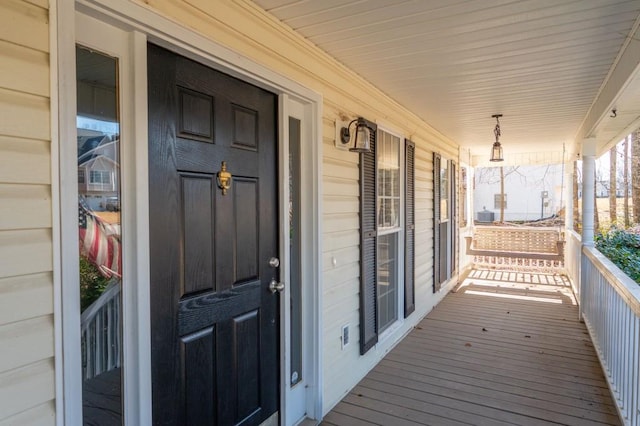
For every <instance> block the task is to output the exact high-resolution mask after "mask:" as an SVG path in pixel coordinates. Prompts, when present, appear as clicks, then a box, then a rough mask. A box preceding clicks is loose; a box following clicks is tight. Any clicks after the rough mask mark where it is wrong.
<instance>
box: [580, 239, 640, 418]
mask: <svg viewBox="0 0 640 426" xmlns="http://www.w3.org/2000/svg"><path fill="white" fill-rule="evenodd" d="M582 253H583V255H582V265H581V266H582V271H581V272H582V273H581V279H580V281H581V288H580V301H581V302H580V307H581V312H582V317H583V319H584V322H585V324H586V326H587V329H588V330H589V333H590V334H591V339H592V341H593V344H594V346H595V348H596V351H597V353H598V357H599V358H600V362H601V364H602V367H603V370H604V372H605V375H606V377H607V381H608V382H609V386H610V388H611V391H612V394H613V397H614V399H615V403H616V406H617V408H618V411H619V413H620V417H621V418H622V419H623V421H624V424H625V425H630V426H640V371H639V369H640V285H638V284H637V283H636V282H634V281H633V280H631V278H629V277H628V276H627V275H626V274H625V273H624V272H622V271H621V270H620V269H619V268H618V267H617V266H615V265H614V264H613V263H612V262H611V261H610V260H609V259H607V258H606V257H605V256H604V255H602V254H601V253H600V252H599V251H597V250H596V249H595V248H593V247H584V248H583V250H582Z"/></svg>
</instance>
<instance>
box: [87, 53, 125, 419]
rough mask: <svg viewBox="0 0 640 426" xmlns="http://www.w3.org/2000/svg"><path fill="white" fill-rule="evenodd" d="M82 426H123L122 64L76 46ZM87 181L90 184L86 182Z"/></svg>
mask: <svg viewBox="0 0 640 426" xmlns="http://www.w3.org/2000/svg"><path fill="white" fill-rule="evenodd" d="M76 60H77V62H76V66H77V69H76V71H77V91H78V99H77V108H78V116H77V120H76V121H77V128H78V141H77V149H78V224H79V240H80V241H79V242H80V271H79V274H80V307H81V312H82V314H81V320H80V322H81V350H82V366H81V367H82V378H83V383H82V396H83V417H84V424H100V425H120V424H122V378H121V367H122V300H121V284H122V281H121V274H122V263H121V257H122V249H121V235H120V199H121V196H120V195H121V194H120V123H119V117H118V109H117V105H118V87H117V81H118V74H117V70H118V63H117V60H116V59H115V58H111V57H108V56H105V55H102V54H100V53H97V52H95V51H93V50H88V49H85V48H82V47H77V48H76ZM87 175H88V177H89V179H88V181H87V179H86V176H87Z"/></svg>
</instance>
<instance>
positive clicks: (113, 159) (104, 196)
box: [78, 135, 120, 211]
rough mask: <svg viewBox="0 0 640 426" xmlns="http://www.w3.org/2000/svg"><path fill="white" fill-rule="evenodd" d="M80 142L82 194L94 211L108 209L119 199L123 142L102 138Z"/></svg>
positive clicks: (79, 178)
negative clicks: (120, 148) (119, 154)
mask: <svg viewBox="0 0 640 426" xmlns="http://www.w3.org/2000/svg"><path fill="white" fill-rule="evenodd" d="M79 139H81V140H79V142H78V194H79V195H81V196H82V197H84V199H85V202H86V204H87V206H88V207H89V208H91V209H92V210H98V211H100V210H108V208H107V207H108V206H107V204H108V202H109V201H110V200H112V199H118V197H119V190H120V164H119V163H118V161H117V159H118V150H119V142H118V140H117V139H116V140H114V141H112V140H111V139H110V138H109V137H105V136H102V135H101V136H98V137H90V138H79ZM95 139H97V141H95Z"/></svg>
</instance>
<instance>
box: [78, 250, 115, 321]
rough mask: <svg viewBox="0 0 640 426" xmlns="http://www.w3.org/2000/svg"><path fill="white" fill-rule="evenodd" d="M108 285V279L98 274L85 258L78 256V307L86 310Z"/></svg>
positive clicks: (96, 269)
mask: <svg viewBox="0 0 640 426" xmlns="http://www.w3.org/2000/svg"><path fill="white" fill-rule="evenodd" d="M107 285H109V278H106V277H104V276H102V274H100V272H99V271H98V268H96V267H95V266H94V265H93V264H92V263H91V262H89V261H88V260H87V259H86V258H85V257H83V256H80V307H81V309H82V312H84V310H85V309H87V308H88V307H89V306H90V305H91V304H92V303H93V302H94V301H95V300H96V299H97V298H98V297H100V295H101V294H102V293H103V292H104V289H105V288H107Z"/></svg>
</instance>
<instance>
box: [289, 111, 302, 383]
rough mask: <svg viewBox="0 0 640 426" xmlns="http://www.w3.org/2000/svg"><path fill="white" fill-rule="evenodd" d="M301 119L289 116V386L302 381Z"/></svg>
mask: <svg viewBox="0 0 640 426" xmlns="http://www.w3.org/2000/svg"><path fill="white" fill-rule="evenodd" d="M300 132H301V122H300V120H298V119H296V118H293V117H290V118H289V224H290V228H289V238H290V240H289V244H290V246H289V250H290V253H291V269H290V270H291V272H290V273H291V276H290V278H289V282H290V288H291V330H290V333H291V354H290V357H291V378H290V379H291V386H295V385H296V384H298V383H299V382H300V381H302V265H301V259H300V255H301V254H302V242H301V241H302V240H301V235H300V230H301V229H302V224H301V219H302V217H301V214H300V210H301V203H300V197H301V189H300V186H301V185H300V180H301V178H302V176H301V175H302V174H301V172H300V139H301V133H300Z"/></svg>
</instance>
